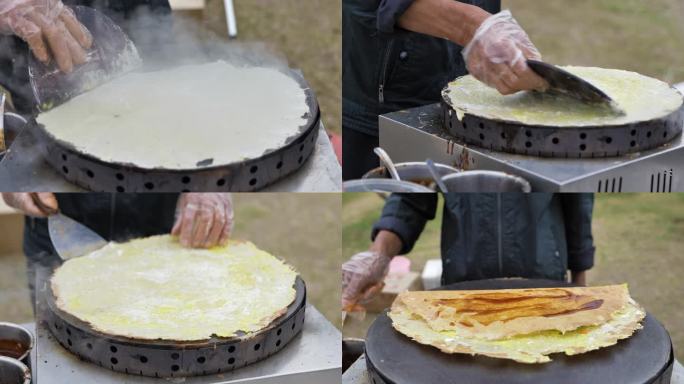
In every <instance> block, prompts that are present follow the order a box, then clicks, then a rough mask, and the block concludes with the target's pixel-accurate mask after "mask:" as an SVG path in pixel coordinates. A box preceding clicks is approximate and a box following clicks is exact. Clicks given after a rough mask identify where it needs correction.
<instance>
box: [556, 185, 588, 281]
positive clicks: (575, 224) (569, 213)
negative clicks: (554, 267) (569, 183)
mask: <svg viewBox="0 0 684 384" xmlns="http://www.w3.org/2000/svg"><path fill="white" fill-rule="evenodd" d="M561 196H562V197H561V199H562V205H563V216H564V218H565V237H566V239H567V243H568V269H570V270H571V271H576V272H579V271H586V270H588V269H591V268H592V267H593V266H594V253H595V251H596V248H595V247H594V238H593V236H592V232H591V221H592V216H593V212H594V195H593V194H563V195H561Z"/></svg>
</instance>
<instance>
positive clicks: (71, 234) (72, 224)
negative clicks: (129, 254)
mask: <svg viewBox="0 0 684 384" xmlns="http://www.w3.org/2000/svg"><path fill="white" fill-rule="evenodd" d="M48 232H49V233H50V240H52V245H53V246H54V247H55V250H56V251H57V254H58V255H59V257H60V258H62V260H69V259H72V258H74V257H80V256H83V255H86V254H88V253H90V252H93V251H96V250H98V249H100V248H102V247H104V246H105V245H106V244H107V240H105V239H103V238H102V237H101V236H100V235H98V234H97V233H95V232H94V231H93V230H91V229H90V228H88V227H86V226H85V225H83V224H81V223H79V222H77V221H76V220H74V219H72V218H70V217H67V216H64V215H63V214H61V213H58V214H55V215H51V216H49V217H48Z"/></svg>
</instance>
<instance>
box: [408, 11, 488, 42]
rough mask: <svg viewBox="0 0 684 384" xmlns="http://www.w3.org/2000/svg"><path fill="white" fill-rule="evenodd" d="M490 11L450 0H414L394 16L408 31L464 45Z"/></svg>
mask: <svg viewBox="0 0 684 384" xmlns="http://www.w3.org/2000/svg"><path fill="white" fill-rule="evenodd" d="M490 16H491V14H490V13H489V12H487V11H485V10H483V9H482V8H479V7H476V6H474V5H470V4H464V3H461V2H458V1H453V0H414V1H412V4H411V5H410V6H409V7H408V8H407V9H406V11H405V12H404V13H403V14H402V16H401V17H400V18H399V19H398V25H399V26H400V27H401V28H404V29H406V30H409V31H413V32H418V33H422V34H426V35H430V36H435V37H441V38H444V39H447V40H449V41H452V42H454V43H456V44H459V45H461V46H466V45H467V44H468V43H469V42H470V41H471V40H472V38H473V36H474V35H475V31H477V29H478V28H479V27H480V25H482V23H483V22H484V21H485V20H486V19H487V18H489V17H490Z"/></svg>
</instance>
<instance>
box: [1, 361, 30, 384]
mask: <svg viewBox="0 0 684 384" xmlns="http://www.w3.org/2000/svg"><path fill="white" fill-rule="evenodd" d="M0 383H2V384H30V383H31V371H30V370H29V369H28V367H27V366H26V365H24V364H22V362H21V361H19V360H16V359H12V358H10V357H4V356H0Z"/></svg>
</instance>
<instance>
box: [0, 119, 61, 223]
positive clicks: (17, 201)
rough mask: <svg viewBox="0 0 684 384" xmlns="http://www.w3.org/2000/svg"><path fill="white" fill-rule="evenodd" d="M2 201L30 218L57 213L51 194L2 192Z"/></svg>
mask: <svg viewBox="0 0 684 384" xmlns="http://www.w3.org/2000/svg"><path fill="white" fill-rule="evenodd" d="M0 117H1V116H0ZM2 199H3V200H4V201H5V204H7V205H9V206H10V207H12V208H14V209H16V210H18V211H20V212H21V213H23V214H25V215H27V216H31V217H48V216H50V215H54V214H56V213H57V212H58V211H59V206H58V204H57V198H55V195H54V194H53V193H18V192H17V193H9V192H3V194H2Z"/></svg>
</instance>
